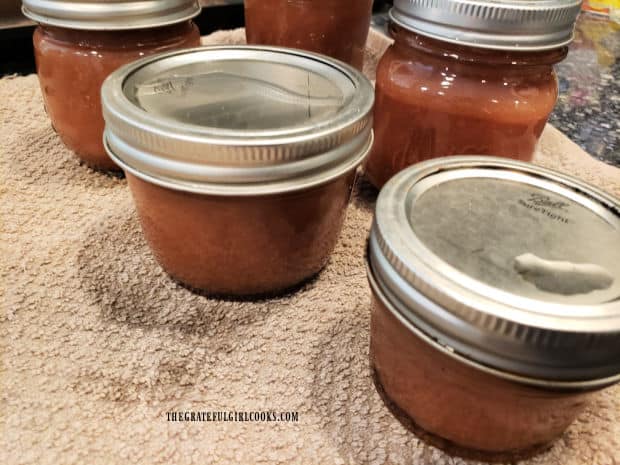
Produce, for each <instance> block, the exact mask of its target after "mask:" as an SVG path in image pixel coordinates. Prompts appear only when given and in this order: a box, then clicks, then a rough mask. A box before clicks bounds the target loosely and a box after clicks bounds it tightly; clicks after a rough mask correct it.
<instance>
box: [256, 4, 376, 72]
mask: <svg viewBox="0 0 620 465" xmlns="http://www.w3.org/2000/svg"><path fill="white" fill-rule="evenodd" d="M372 3H373V2H372V0H294V1H291V0H245V23H246V36H247V42H248V44H260V45H278V46H282V47H291V48H299V49H303V50H308V51H310V52H316V53H321V54H323V55H328V56H331V57H333V58H336V59H338V60H341V61H344V62H345V63H349V64H350V65H352V66H355V67H356V68H357V69H359V70H361V69H362V66H363V64H364V47H365V45H366V39H367V37H368V30H369V27H370V17H371V13H372Z"/></svg>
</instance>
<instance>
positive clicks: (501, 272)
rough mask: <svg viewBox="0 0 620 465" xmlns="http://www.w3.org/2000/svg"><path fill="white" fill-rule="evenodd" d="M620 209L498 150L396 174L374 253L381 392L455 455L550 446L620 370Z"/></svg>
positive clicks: (373, 344) (513, 453)
mask: <svg viewBox="0 0 620 465" xmlns="http://www.w3.org/2000/svg"><path fill="white" fill-rule="evenodd" d="M619 207H620V204H618V202H617V200H616V199H614V198H613V197H611V196H609V195H607V194H605V193H603V192H601V191H598V190H597V189H596V188H593V187H592V186H589V185H587V184H585V183H583V182H581V181H579V180H576V179H574V178H570V177H568V176H564V175H561V174H559V173H557V172H554V171H550V170H546V169H543V168H540V167H537V166H534V165H531V164H528V163H523V162H517V161H512V160H507V159H503V158H497V157H474V156H462V157H446V158H439V159H436V160H430V161H426V162H423V163H419V164H417V165H415V166H412V167H409V168H407V169H405V170H403V171H401V172H400V173H399V174H397V175H396V176H394V177H393V178H392V179H390V181H388V183H386V185H385V186H384V187H383V189H382V190H381V192H380V194H379V198H378V200H377V205H376V209H375V220H374V223H373V227H372V231H371V233H370V240H369V246H368V254H367V260H368V280H369V283H370V287H371V290H372V303H371V323H370V365H371V367H372V370H373V375H374V381H375V384H376V387H377V389H378V391H379V393H380V394H381V396H382V398H383V400H384V401H385V403H386V406H387V407H388V408H389V409H390V410H391V411H392V412H393V413H394V414H395V415H396V416H397V417H398V418H399V419H401V421H402V422H403V424H405V425H406V426H409V427H410V428H411V429H412V430H413V432H414V433H416V434H418V435H419V436H420V437H421V438H422V439H423V440H425V441H427V442H430V443H431V444H433V445H435V446H437V447H440V448H442V449H445V450H447V451H448V452H450V453H452V454H455V455H461V456H464V457H468V458H473V459H478V460H485V461H502V462H513V461H515V460H518V459H521V458H525V457H529V456H531V455H533V454H535V453H537V452H539V451H542V450H544V449H546V448H548V447H549V446H550V444H551V443H552V442H553V441H554V440H555V439H557V438H558V437H559V436H561V435H562V433H563V432H564V431H565V430H566V429H567V428H568V427H569V425H570V424H571V423H572V422H573V421H574V420H575V418H576V417H577V416H578V415H579V414H580V413H581V412H582V410H583V409H584V407H585V406H586V405H587V401H588V400H589V398H590V397H591V396H592V395H593V394H595V393H596V392H597V391H599V390H601V389H603V388H605V387H607V386H610V385H612V384H614V383H616V382H618V381H619V380H620V305H618V303H619V302H620V300H619V299H620V249H619V248H618V247H614V244H618V243H620V216H619V214H618V212H619V211H620V208H619ZM437 212H440V214H438V213H437ZM522 231H527V232H528V233H527V234H523V233H522Z"/></svg>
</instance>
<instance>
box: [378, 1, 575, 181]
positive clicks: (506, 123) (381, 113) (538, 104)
mask: <svg viewBox="0 0 620 465" xmlns="http://www.w3.org/2000/svg"><path fill="white" fill-rule="evenodd" d="M427 4H428V2H427V1H425V0H395V2H394V8H393V9H392V10H391V12H390V32H391V35H392V37H393V38H394V41H395V42H394V44H393V45H392V46H391V47H390V48H389V49H388V51H387V52H386V53H385V55H384V56H383V58H382V59H381V61H380V63H379V66H378V69H377V82H376V105H375V127H374V129H375V137H376V142H375V145H374V148H373V151H372V153H371V156H370V157H369V159H368V162H367V164H366V173H367V176H368V178H369V179H370V180H371V182H372V183H373V184H374V185H375V186H377V187H381V186H382V185H383V184H385V182H387V180H388V179H390V177H392V176H393V175H394V174H396V173H397V172H399V171H400V170H402V169H404V168H406V167H407V166H409V165H412V164H415V163H417V162H420V161H422V160H426V159H430V158H435V157H441V156H447V155H455V154H472V155H491V154H492V155H499V156H502V157H509V158H515V159H519V160H524V161H529V160H531V159H532V157H533V155H534V151H535V148H536V144H537V142H538V139H539V138H540V136H541V134H542V131H543V129H544V127H545V123H546V122H547V119H548V117H549V115H550V114H551V112H552V110H553V108H554V106H555V103H556V100H557V95H558V89H557V80H556V76H555V73H554V70H553V65H554V64H556V63H558V62H560V61H561V60H562V59H564V58H565V56H566V53H567V45H568V44H569V43H570V41H571V40H572V37H573V29H574V24H575V21H576V18H577V16H578V14H579V11H580V5H581V0H569V1H563V0H544V1H538V2H518V1H504V2H501V3H500V2H495V1H490V0H480V1H476V2H474V1H472V0H445V1H443V2H440V3H437V4H436V5H434V6H431V7H429V6H428V5H427Z"/></svg>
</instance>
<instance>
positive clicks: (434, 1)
mask: <svg viewBox="0 0 620 465" xmlns="http://www.w3.org/2000/svg"><path fill="white" fill-rule="evenodd" d="M580 11H581V0H394V8H393V9H392V10H391V11H390V18H391V19H392V21H394V22H395V23H396V24H399V25H401V26H403V27H405V28H406V29H409V30H412V31H414V32H417V33H419V34H422V35H425V36H428V37H432V38H435V39H439V40H443V41H446V42H452V43H456V44H462V45H469V46H473V47H480V48H490V49H500V50H519V51H534V50H547V49H552V48H558V47H561V46H564V45H567V44H569V43H570V42H571V41H572V39H573V30H574V27H575V21H576V20H577V16H578V15H579V12H580Z"/></svg>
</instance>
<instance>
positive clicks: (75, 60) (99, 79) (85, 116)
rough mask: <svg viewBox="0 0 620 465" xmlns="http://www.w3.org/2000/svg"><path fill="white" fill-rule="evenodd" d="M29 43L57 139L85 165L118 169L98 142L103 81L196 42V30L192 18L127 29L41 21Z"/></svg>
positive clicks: (198, 38) (101, 120)
mask: <svg viewBox="0 0 620 465" xmlns="http://www.w3.org/2000/svg"><path fill="white" fill-rule="evenodd" d="M33 42H34V49H35V59H36V64H37V74H38V77H39V83H40V86H41V92H42V94H43V100H44V104H45V108H46V111H47V113H48V115H49V117H50V119H51V121H52V125H53V127H54V129H55V130H56V132H57V133H58V134H59V136H60V138H61V140H62V141H63V143H64V144H65V145H66V146H67V147H68V148H70V149H71V150H72V151H73V152H75V153H76V155H77V156H78V157H79V158H80V159H82V160H83V161H84V162H86V163H87V164H88V165H90V166H92V167H94V168H98V169H104V170H118V168H117V166H116V165H115V164H114V163H113V162H112V160H110V158H109V157H108V156H107V154H106V153H105V149H104V147H103V143H102V138H103V130H104V121H103V116H102V112H101V98H100V89H101V85H102V84H103V81H104V80H105V78H106V77H107V76H108V75H109V74H110V73H112V72H113V71H115V70H116V69H117V68H119V67H121V66H122V65H124V64H126V63H129V62H131V61H134V60H136V59H138V58H141V57H144V56H147V55H151V54H155V53H159V52H164V51H167V50H175V49H181V48H188V47H194V46H198V45H200V32H199V31H198V28H197V27H196V26H195V25H194V23H193V22H191V21H185V22H183V23H179V24H175V25H171V26H164V27H158V28H152V29H138V30H131V31H85V30H74V29H65V28H59V27H52V26H45V25H40V26H39V27H38V28H37V29H36V30H35V33H34V36H33Z"/></svg>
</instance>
